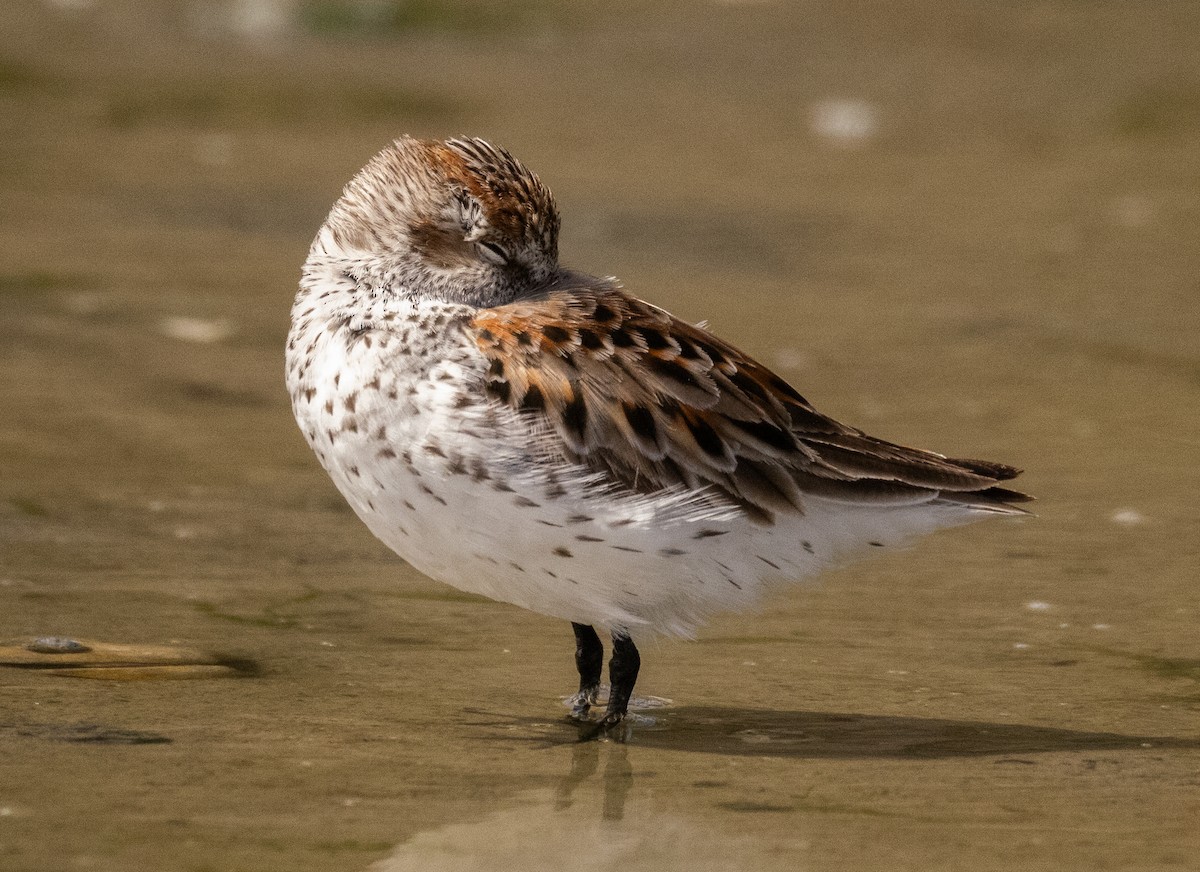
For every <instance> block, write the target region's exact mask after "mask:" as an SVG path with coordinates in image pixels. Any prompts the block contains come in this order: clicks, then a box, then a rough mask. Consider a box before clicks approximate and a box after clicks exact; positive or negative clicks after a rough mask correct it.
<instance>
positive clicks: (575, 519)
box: [567, 515, 594, 524]
mask: <svg viewBox="0 0 1200 872" xmlns="http://www.w3.org/2000/svg"><path fill="white" fill-rule="evenodd" d="M591 520H594V519H593V518H592V516H591V515H568V516H567V523H568V524H586V523H587V522H588V521H591Z"/></svg>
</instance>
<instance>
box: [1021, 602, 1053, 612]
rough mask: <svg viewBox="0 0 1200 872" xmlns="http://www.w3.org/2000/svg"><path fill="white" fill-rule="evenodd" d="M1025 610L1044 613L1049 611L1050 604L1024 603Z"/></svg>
mask: <svg viewBox="0 0 1200 872" xmlns="http://www.w3.org/2000/svg"><path fill="white" fill-rule="evenodd" d="M1025 608H1027V609H1029V610H1030V611H1031V612H1045V611H1049V609H1050V603H1044V602H1042V601H1041V600H1034V601H1033V602H1031V603H1025Z"/></svg>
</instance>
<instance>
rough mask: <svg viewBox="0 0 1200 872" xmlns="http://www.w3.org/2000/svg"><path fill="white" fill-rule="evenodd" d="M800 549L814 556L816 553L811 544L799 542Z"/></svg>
mask: <svg viewBox="0 0 1200 872" xmlns="http://www.w3.org/2000/svg"><path fill="white" fill-rule="evenodd" d="M800 547H801V548H803V549H804V550H805V551H807V552H808V553H809V554H816V553H817V552H816V551H815V550H814V549H813V546H812V543H811V542H801V543H800Z"/></svg>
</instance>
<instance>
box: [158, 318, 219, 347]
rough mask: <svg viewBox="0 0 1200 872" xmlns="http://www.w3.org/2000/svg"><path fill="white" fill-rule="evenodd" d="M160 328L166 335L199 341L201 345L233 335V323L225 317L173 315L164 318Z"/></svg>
mask: <svg viewBox="0 0 1200 872" xmlns="http://www.w3.org/2000/svg"><path fill="white" fill-rule="evenodd" d="M158 329H159V331H160V332H161V333H162V334H163V335H164V336H169V337H170V338H171V339H178V340H180V341H181V342H197V343H200V344H201V345H211V344H212V343H214V342H220V341H221V340H223V339H228V338H229V337H230V336H232V335H233V325H232V324H230V323H229V322H228V321H226V320H225V319H224V318H215V319H204V318H189V317H187V316H186V315H173V316H171V317H170V318H163V319H162V321H161V322H160V323H159V325H158Z"/></svg>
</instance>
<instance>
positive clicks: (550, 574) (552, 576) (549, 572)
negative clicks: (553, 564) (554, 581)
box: [542, 566, 558, 578]
mask: <svg viewBox="0 0 1200 872" xmlns="http://www.w3.org/2000/svg"><path fill="white" fill-rule="evenodd" d="M542 572H544V573H546V574H547V575H548V576H550V577H551V578H558V576H557V575H555V574H554V573H553V572H551V571H550V570H549V569H547V568H546V567H544V566H543V567H542Z"/></svg>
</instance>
